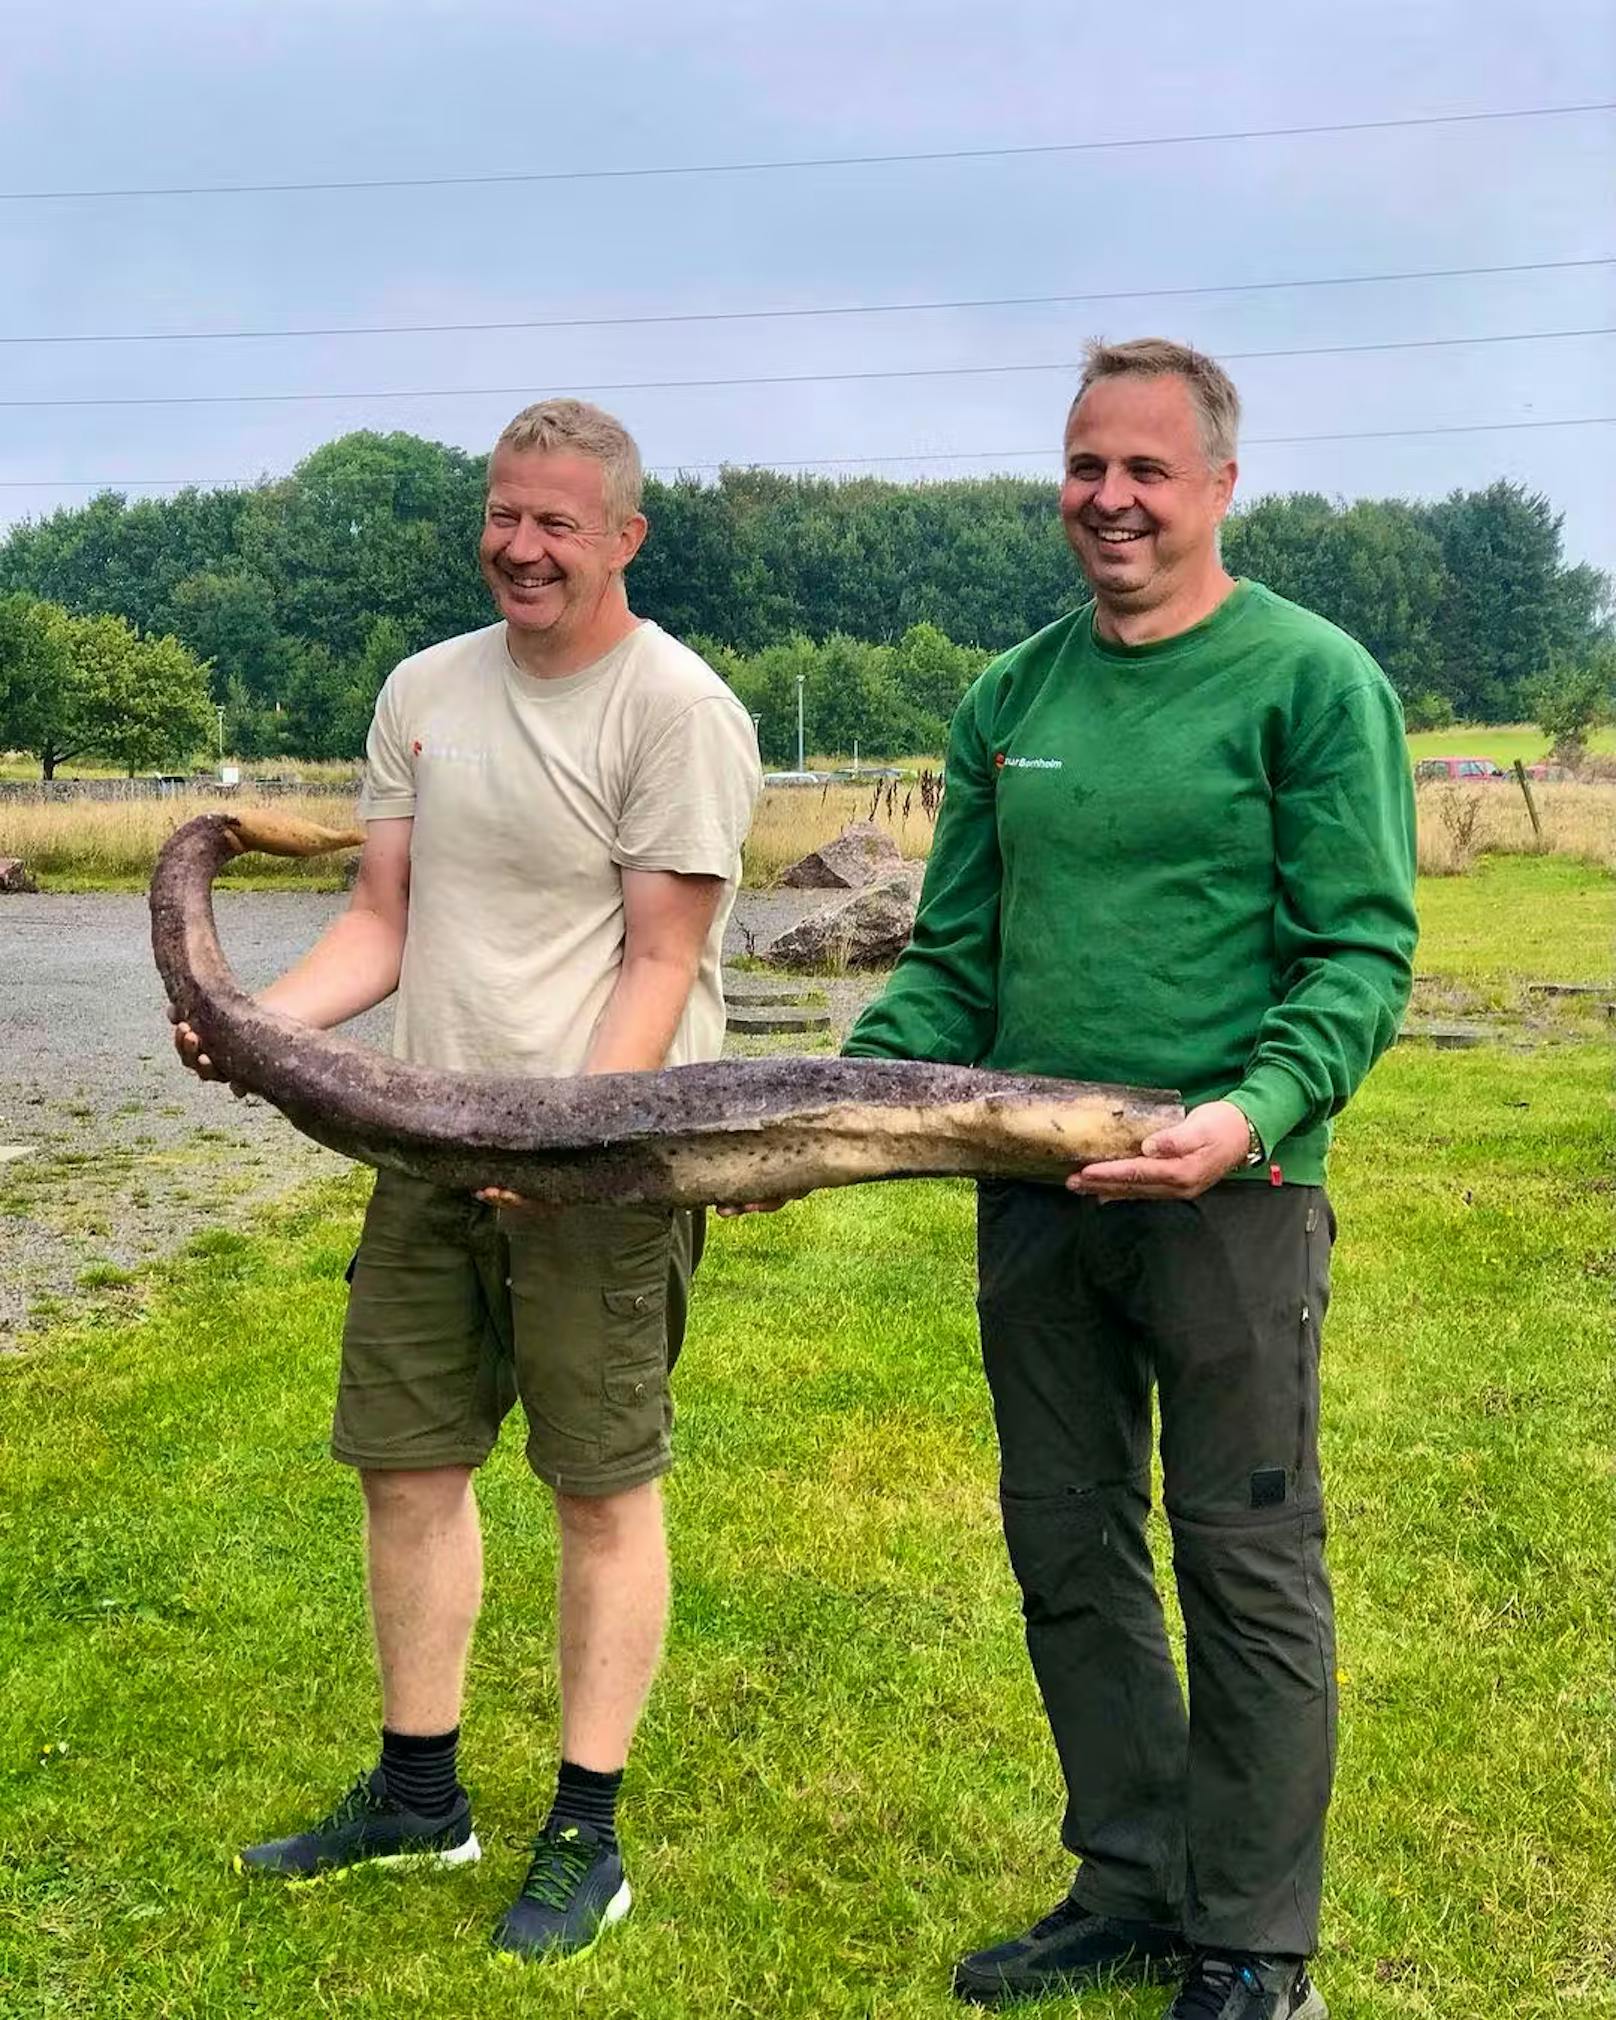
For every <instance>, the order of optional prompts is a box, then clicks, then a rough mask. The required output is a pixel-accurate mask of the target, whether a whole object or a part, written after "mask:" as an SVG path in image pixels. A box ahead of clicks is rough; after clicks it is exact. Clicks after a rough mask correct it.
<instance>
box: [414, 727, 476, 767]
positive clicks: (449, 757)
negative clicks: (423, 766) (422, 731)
mask: <svg viewBox="0 0 1616 2020" xmlns="http://www.w3.org/2000/svg"><path fill="white" fill-rule="evenodd" d="M410 749H411V750H412V751H413V752H414V754H415V755H416V756H417V757H418V758H420V757H427V758H431V759H432V761H433V763H434V764H446V765H477V766H487V765H489V764H490V763H492V761H493V753H492V752H491V751H490V750H488V749H487V748H486V747H485V746H484V745H481V744H468V743H457V742H456V741H455V740H454V739H453V738H452V737H446V736H435V735H434V734H433V733H432V732H431V731H430V730H429V731H428V732H427V734H426V736H425V737H417V738H416V739H415V741H414V742H413V743H412V744H411V745H410Z"/></svg>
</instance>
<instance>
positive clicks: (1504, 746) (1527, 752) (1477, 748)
mask: <svg viewBox="0 0 1616 2020" xmlns="http://www.w3.org/2000/svg"><path fill="white" fill-rule="evenodd" d="M1408 748H1409V755H1410V756H1411V757H1413V758H1415V759H1419V758H1431V757H1490V758H1491V759H1492V760H1493V761H1494V763H1495V764H1501V765H1510V764H1513V763H1514V761H1515V760H1516V758H1519V759H1520V760H1521V761H1522V763H1524V764H1533V763H1535V762H1536V760H1537V759H1538V758H1544V757H1547V756H1548V754H1549V739H1548V738H1547V737H1546V736H1545V735H1544V734H1543V732H1542V730H1540V729H1538V728H1537V727H1536V725H1535V724H1533V723H1529V722H1512V723H1503V724H1496V723H1495V724H1491V725H1489V724H1487V723H1459V724H1457V725H1456V726H1455V727H1454V728H1452V729H1421V730H1415V731H1413V732H1412V733H1411V734H1410V736H1409V739H1408ZM1588 748H1589V750H1591V751H1604V752H1607V753H1608V752H1610V751H1616V727H1611V728H1605V729H1596V730H1594V731H1592V732H1591V733H1590V735H1589V737H1588Z"/></svg>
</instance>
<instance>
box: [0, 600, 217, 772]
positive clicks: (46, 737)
mask: <svg viewBox="0 0 1616 2020" xmlns="http://www.w3.org/2000/svg"><path fill="white" fill-rule="evenodd" d="M213 721H214V714H213V706H212V704H211V702H210V701H209V699H208V681H207V669H206V667H205V666H204V665H203V664H202V662H201V661H200V660H199V659H198V658H197V657H196V655H195V654H194V653H193V652H191V651H190V650H189V649H188V648H187V647H186V646H184V645H182V644H181V643H180V641H179V640H178V639H177V638H174V637H172V636H170V635H164V636H163V637H161V638H151V637H143V636H142V635H141V634H140V633H139V632H138V631H137V630H136V629H135V627H134V626H133V625H132V624H130V623H129V622H128V621H127V620H126V619H125V618H122V617H117V616H114V615H112V614H111V613H109V612H101V613H99V614H97V615H95V616H89V617H75V616H72V615H70V614H69V613H68V612H67V611H65V610H64V609H63V608H62V607H61V605H60V604H55V603H39V602H36V601H34V600H33V599H32V598H30V597H28V596H24V595H12V596H8V597H5V598H4V599H0V747H3V748H5V749H8V750H21V751H28V752H31V753H32V754H33V755H34V756H35V757H37V758H38V759H39V766H40V772H41V775H42V776H43V777H45V778H47V779H48V778H52V777H54V776H55V773H56V768H57V766H58V765H61V764H64V763H66V762H67V761H68V760H69V759H71V758H80V757H96V758H101V759H103V760H105V761H108V762H110V763H112V764H117V765H121V766H123V768H124V769H125V770H126V771H128V772H129V773H131V774H133V773H135V772H137V771H151V770H154V769H159V768H161V767H163V766H165V765H173V764H184V763H186V762H187V761H188V760H189V758H190V757H191V756H192V754H193V753H194V752H195V750H196V749H197V747H198V745H199V744H203V743H205V741H206V739H207V735H208V731H209V729H210V728H211V726H212V724H213Z"/></svg>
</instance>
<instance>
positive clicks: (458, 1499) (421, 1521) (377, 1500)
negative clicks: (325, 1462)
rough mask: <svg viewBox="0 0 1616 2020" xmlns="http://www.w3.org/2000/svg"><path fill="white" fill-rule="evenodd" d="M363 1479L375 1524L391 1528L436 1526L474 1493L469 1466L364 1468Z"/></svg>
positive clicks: (460, 1507)
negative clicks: (419, 1468) (416, 1468)
mask: <svg viewBox="0 0 1616 2020" xmlns="http://www.w3.org/2000/svg"><path fill="white" fill-rule="evenodd" d="M359 1480H360V1485H361V1486H362V1487H363V1489H364V1494H365V1508H366V1511H367V1513H368V1514H369V1516H370V1520H371V1522H372V1524H381V1525H383V1526H385V1527H387V1528H390V1529H396V1528H421V1529H430V1528H435V1527H437V1526H439V1525H440V1524H442V1523H444V1522H446V1521H448V1520H449V1519H451V1518H452V1517H453V1516H454V1515H456V1514H458V1513H459V1512H460V1510H461V1509H462V1508H463V1507H464V1506H465V1503H466V1501H467V1499H468V1497H469V1496H470V1493H471V1468H470V1467H469V1466H433V1467H431V1468H428V1469H424V1470H420V1471H416V1470H413V1469H394V1468H390V1467H374V1468H361V1470H360V1474H359Z"/></svg>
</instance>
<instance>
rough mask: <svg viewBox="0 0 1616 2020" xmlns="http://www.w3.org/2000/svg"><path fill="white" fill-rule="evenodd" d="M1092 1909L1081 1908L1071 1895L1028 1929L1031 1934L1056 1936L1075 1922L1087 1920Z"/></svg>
mask: <svg viewBox="0 0 1616 2020" xmlns="http://www.w3.org/2000/svg"><path fill="white" fill-rule="evenodd" d="M1090 1913H1091V1910H1089V1909H1088V1908H1080V1907H1079V1906H1078V1904H1077V1903H1076V1901H1074V1900H1073V1899H1072V1898H1071V1896H1070V1895H1068V1896H1067V1898H1066V1899H1065V1900H1064V1901H1062V1902H1061V1904H1060V1906H1059V1907H1058V1908H1051V1909H1050V1911H1049V1913H1048V1914H1047V1915H1045V1917H1044V1918H1043V1920H1042V1921H1041V1922H1034V1923H1033V1925H1032V1927H1031V1928H1030V1929H1029V1930H1028V1931H1027V1933H1028V1935H1029V1936H1039V1937H1042V1936H1054V1935H1057V1934H1058V1933H1059V1932H1060V1931H1061V1930H1062V1929H1064V1928H1066V1927H1068V1925H1069V1924H1071V1923H1073V1922H1086V1921H1087V1920H1088V1918H1089V1915H1090Z"/></svg>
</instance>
